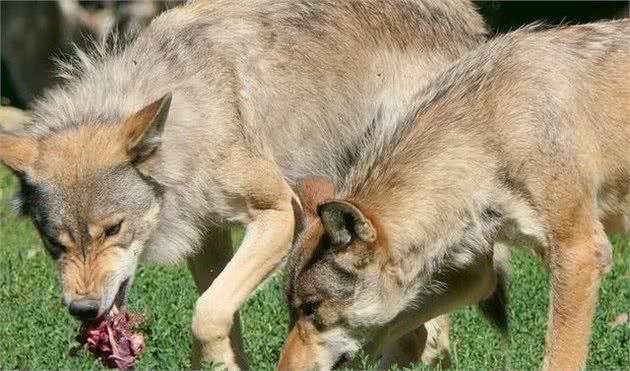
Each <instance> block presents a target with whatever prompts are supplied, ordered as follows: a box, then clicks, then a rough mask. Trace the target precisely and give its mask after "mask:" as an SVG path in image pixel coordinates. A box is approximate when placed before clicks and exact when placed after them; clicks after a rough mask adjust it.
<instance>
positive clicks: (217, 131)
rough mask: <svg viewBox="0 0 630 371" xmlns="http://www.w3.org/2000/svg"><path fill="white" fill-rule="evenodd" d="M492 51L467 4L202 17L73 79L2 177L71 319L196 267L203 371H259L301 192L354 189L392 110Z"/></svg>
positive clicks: (180, 15)
mask: <svg viewBox="0 0 630 371" xmlns="http://www.w3.org/2000/svg"><path fill="white" fill-rule="evenodd" d="M485 34H486V29H485V26H484V23H483V20H482V19H481V17H480V16H479V14H477V12H476V11H475V9H474V7H473V5H472V4H471V3H470V2H467V1H457V2H444V1H441V0H435V1H433V0H422V1H413V0H378V1H377V0H369V1H336V0H335V1H333V0H324V1H314V0H313V1H311V0H305V1H289V0H283V1H276V0H261V1H243V2H239V1H192V2H189V3H188V4H186V5H185V6H182V7H179V8H174V9H172V10H170V11H167V12H165V13H162V14H161V15H160V16H159V17H157V18H155V19H154V20H153V21H152V23H151V24H150V25H149V26H148V27H147V28H145V29H144V30H143V31H142V32H141V33H140V34H139V35H138V36H137V38H135V40H133V41H131V42H130V43H129V44H123V45H120V44H117V43H115V39H112V40H113V41H112V42H111V44H113V47H111V48H110V49H104V48H103V47H99V48H96V49H95V50H94V51H93V52H90V53H88V52H81V51H79V52H78V54H77V57H76V58H75V59H74V60H69V61H66V62H61V71H60V75H61V76H62V77H63V78H64V79H65V82H64V83H63V84H62V85H61V86H60V87H58V88H56V89H53V90H50V91H49V92H47V93H46V94H45V96H44V97H43V98H41V99H40V100H39V101H38V103H37V104H36V105H35V107H34V119H33V122H32V124H31V125H29V126H28V129H27V130H26V131H25V132H24V133H21V134H19V135H8V134H2V135H0V161H2V162H3V163H4V164H5V165H7V166H8V167H9V168H11V169H12V170H13V171H14V172H15V173H16V175H17V176H18V178H19V180H20V182H21V194H20V196H19V197H18V200H19V202H18V203H19V204H20V210H21V211H22V212H23V213H24V214H26V215H28V216H30V218H31V219H32V221H33V223H34V225H35V226H36V228H37V229H38V231H39V232H40V234H41V237H42V240H43V241H44V243H45V245H46V246H47V248H48V250H49V251H50V253H51V255H52V257H53V258H54V259H55V260H56V261H57V264H58V266H59V270H60V272H61V276H62V278H63V298H64V303H65V305H67V306H68V309H69V310H70V312H71V313H73V314H74V315H75V316H77V317H78V318H80V319H89V318H93V317H98V316H101V315H103V314H104V313H106V312H107V311H108V310H109V309H110V308H111V307H112V304H113V303H114V302H116V303H118V304H123V303H124V301H125V300H126V293H127V290H128V288H129V287H130V285H131V283H132V281H133V274H134V271H135V269H136V266H137V265H138V263H139V262H140V260H148V261H154V262H165V263H168V262H174V261H178V260H179V259H181V258H188V262H189V265H190V269H191V270H192V272H193V276H194V279H195V282H196V284H197V287H198V289H199V293H200V294H201V295H200V298H199V300H198V301H197V303H196V305H195V309H194V316H193V320H192V332H193V336H194V339H195V341H194V349H193V367H198V366H199V364H200V362H201V361H202V360H207V361H214V362H218V363H223V364H224V365H225V366H226V367H228V368H230V369H235V368H237V367H239V365H240V366H241V367H246V362H245V357H244V355H243V354H242V352H241V344H240V336H239V319H238V308H239V307H240V306H241V305H242V304H243V303H244V302H245V301H246V300H247V298H248V297H249V296H250V295H251V294H252V292H253V291H254V290H255V289H256V288H257V287H258V286H259V285H260V283H261V282H263V280H264V279H265V278H266V277H268V276H269V275H270V274H271V273H272V272H273V271H274V269H276V267H278V266H279V264H280V263H281V262H282V261H283V258H284V257H285V255H286V254H287V252H288V250H289V247H290V245H291V242H292V240H293V238H294V232H295V231H294V230H295V224H296V222H295V220H296V217H295V215H296V214H300V213H301V211H300V209H301V207H300V202H299V199H298V197H297V196H296V194H295V192H294V190H293V186H294V185H295V184H296V181H297V180H298V179H302V178H304V177H305V176H307V175H311V174H312V175H321V176H325V177H327V178H328V179H332V180H333V181H336V180H337V179H341V174H345V172H346V171H347V169H348V166H349V164H351V163H352V162H354V160H355V157H354V155H355V154H354V153H352V152H347V151H344V152H343V153H338V152H339V150H340V149H341V148H342V147H343V144H344V143H349V142H352V141H353V140H354V138H355V137H357V136H360V135H362V133H363V131H364V129H365V127H367V126H368V125H369V124H370V122H371V120H372V118H373V117H374V114H375V113H376V109H377V107H378V106H379V105H380V106H382V107H384V108H382V109H385V110H386V111H387V112H399V111H400V110H402V109H403V107H405V106H406V105H407V104H408V101H409V100H410V99H411V98H412V95H413V94H412V91H413V89H412V87H414V86H416V85H417V84H421V83H422V82H423V81H426V80H427V79H428V77H429V76H430V75H431V74H432V73H434V71H437V70H438V69H439V68H440V67H441V66H443V65H444V64H446V63H448V62H450V61H453V60H455V59H457V58H458V57H460V56H462V55H463V54H464V53H466V52H467V51H469V50H471V49H473V48H474V47H476V46H478V45H479V44H480V43H482V42H483V41H485V39H486V36H485ZM375 102H379V104H375ZM235 224H237V225H244V226H246V236H245V238H244V241H243V243H242V245H241V247H240V249H239V250H238V252H237V253H236V254H234V256H232V246H231V243H230V234H229V227H230V226H231V225H235Z"/></svg>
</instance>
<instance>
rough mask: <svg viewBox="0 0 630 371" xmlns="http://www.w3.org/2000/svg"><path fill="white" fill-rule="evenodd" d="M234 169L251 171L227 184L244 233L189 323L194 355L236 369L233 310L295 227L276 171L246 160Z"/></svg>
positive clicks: (283, 249)
mask: <svg viewBox="0 0 630 371" xmlns="http://www.w3.org/2000/svg"><path fill="white" fill-rule="evenodd" d="M240 169H255V170H256V171H251V176H248V175H249V173H250V171H248V170H245V174H240V176H241V178H240V179H238V180H237V181H236V182H234V183H237V186H236V187H233V188H232V191H233V190H234V189H237V190H238V191H239V193H240V194H241V195H242V196H241V197H239V198H241V201H243V202H240V201H236V202H235V198H232V199H231V201H232V203H235V204H239V205H240V204H243V205H246V210H243V211H245V214H246V215H248V216H247V218H248V220H247V222H248V223H247V228H246V234H245V238H244V240H243V242H242V244H241V246H240V248H239V250H238V251H237V253H236V254H235V255H234V257H233V258H232V259H231V260H230V262H229V263H228V264H227V266H226V267H225V269H224V270H223V271H222V272H221V273H220V274H219V276H218V277H217V278H216V279H215V280H214V282H213V283H212V285H211V286H210V288H209V289H208V290H206V292H204V293H203V294H202V295H201V297H200V298H199V300H198V301H197V304H196V305H195V311H194V314H193V323H192V330H193V335H194V336H195V338H196V341H198V342H199V345H200V347H199V354H200V356H201V357H200V358H201V359H202V360H204V361H212V362H216V363H222V364H223V365H224V366H225V367H226V368H228V369H230V370H234V369H238V365H237V362H236V359H235V356H234V354H233V352H232V347H231V344H230V338H229V334H230V329H231V327H232V324H233V318H234V313H236V311H237V310H238V309H239V308H240V306H241V305H242V304H243V303H245V301H246V300H247V299H248V298H249V297H250V296H251V294H252V293H253V292H254V290H255V289H256V288H257V287H258V286H259V285H260V284H261V283H262V282H263V281H264V280H265V279H266V278H267V277H268V276H269V275H270V274H271V273H272V272H273V271H274V270H275V269H276V268H277V267H278V265H279V264H280V262H281V261H282V260H283V258H284V257H285V256H286V254H287V252H288V249H289V246H290V244H291V242H292V240H293V232H294V226H295V217H294V210H293V204H294V201H295V195H294V194H293V192H292V191H291V189H290V188H289V186H288V185H287V184H286V182H285V181H284V180H283V179H282V178H281V177H280V176H279V175H278V173H277V172H276V171H272V170H270V167H269V166H268V165H267V166H265V165H263V166H253V164H252V163H251V162H250V163H248V164H247V165H246V166H243V167H240ZM243 177H244V178H245V179H243ZM297 205H299V203H297Z"/></svg>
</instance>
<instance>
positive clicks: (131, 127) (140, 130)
mask: <svg viewBox="0 0 630 371" xmlns="http://www.w3.org/2000/svg"><path fill="white" fill-rule="evenodd" d="M171 97H172V95H171V93H168V94H166V95H165V96H163V97H162V98H160V99H158V100H156V101H155V102H153V103H151V104H149V105H148V106H146V107H144V108H142V109H141V110H140V111H138V112H136V113H135V114H134V115H133V116H131V117H130V118H128V119H127V121H126V122H125V124H124V125H123V128H122V135H123V140H125V141H126V142H127V153H129V155H130V156H131V157H132V158H133V159H134V161H136V162H140V161H143V160H144V159H146V158H147V157H149V156H150V155H151V154H153V153H154V152H155V150H157V149H158V148H159V147H160V144H162V132H163V131H164V125H165V124H166V118H167V117H168V111H169V108H170V106H171Z"/></svg>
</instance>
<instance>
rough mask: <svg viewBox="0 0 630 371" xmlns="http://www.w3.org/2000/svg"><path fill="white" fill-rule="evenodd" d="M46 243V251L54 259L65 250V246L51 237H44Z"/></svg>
mask: <svg viewBox="0 0 630 371" xmlns="http://www.w3.org/2000/svg"><path fill="white" fill-rule="evenodd" d="M44 240H45V241H46V245H47V246H48V252H49V253H50V254H51V255H52V256H53V257H54V258H55V259H56V258H58V257H59V255H61V253H65V252H66V247H65V246H64V245H62V244H61V243H59V242H57V240H55V239H53V238H48V237H44Z"/></svg>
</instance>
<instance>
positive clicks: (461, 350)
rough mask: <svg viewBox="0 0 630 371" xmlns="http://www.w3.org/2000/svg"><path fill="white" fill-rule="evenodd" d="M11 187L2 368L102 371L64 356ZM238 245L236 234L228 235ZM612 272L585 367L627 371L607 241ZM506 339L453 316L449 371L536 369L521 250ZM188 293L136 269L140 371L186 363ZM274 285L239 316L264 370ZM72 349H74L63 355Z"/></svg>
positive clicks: (159, 274) (279, 313) (616, 276)
mask: <svg viewBox="0 0 630 371" xmlns="http://www.w3.org/2000/svg"><path fill="white" fill-rule="evenodd" d="M13 187H14V181H13V179H12V177H11V176H10V175H9V174H8V173H7V172H6V171H5V170H3V169H0V369H102V366H101V365H100V364H99V363H98V362H97V361H95V360H94V359H93V358H92V356H91V355H90V354H89V353H88V352H87V351H85V350H82V349H81V350H79V351H78V352H71V350H72V348H73V347H74V337H75V336H76V334H77V329H78V323H77V322H76V321H75V320H73V319H72V318H71V317H70V315H69V314H68V313H67V312H66V310H65V309H64V308H63V307H62V305H61V304H60V302H61V299H60V287H59V283H58V278H57V275H56V273H55V270H54V265H53V263H52V261H51V260H50V259H49V258H48V256H47V255H46V253H45V252H44V249H43V248H42V247H41V244H40V242H39V239H38V237H37V236H36V235H35V233H34V231H33V228H32V227H31V225H30V223H29V222H28V221H27V220H18V219H16V218H15V217H13V216H12V215H11V213H10V211H9V207H8V199H9V197H10V195H11V193H12V191H13ZM235 239H238V236H235ZM614 255H615V259H614V267H613V269H612V272H610V273H609V274H608V275H606V276H605V279H604V281H603V285H602V288H601V300H600V305H599V308H598V310H597V314H596V319H595V326H594V332H593V336H592V342H591V353H590V357H589V362H588V368H589V369H591V370H613V369H614V370H621V369H625V370H629V369H630V325H629V324H627V323H626V324H624V325H621V326H618V327H611V326H610V325H609V323H610V322H612V321H614V319H615V318H616V317H617V316H618V315H619V314H621V313H628V312H629V311H630V248H629V247H628V244H627V242H625V241H621V240H616V241H615V253H614ZM513 271H514V272H513V278H512V284H511V288H510V300H511V304H510V317H511V321H512V322H511V337H510V340H508V341H505V340H501V339H500V338H499V337H498V336H497V335H495V333H494V332H493V331H492V330H491V329H490V328H489V326H487V325H486V324H485V323H484V321H483V320H482V319H481V317H480V316H479V314H478V313H477V310H476V309H475V308H464V309H461V310H459V311H457V312H455V313H453V314H452V317H451V318H452V327H451V328H452V331H451V352H452V357H453V361H454V365H453V369H467V370H479V369H519V370H522V369H536V368H538V367H539V365H540V364H541V362H542V355H543V344H544V333H545V322H546V317H547V283H546V281H547V280H546V273H545V272H544V270H543V269H542V268H541V265H540V264H539V263H538V262H537V261H535V260H534V259H532V258H530V257H527V256H525V255H524V254H522V253H516V254H515V256H514V258H513ZM195 297H196V293H195V290H194V288H193V284H192V278H191V277H190V274H189V273H188V271H187V269H186V268H185V266H184V265H183V264H182V265H181V266H175V267H166V268H165V267H154V266H144V267H141V268H140V269H139V271H138V273H137V277H136V281H135V284H134V286H133V288H132V289H131V291H130V297H129V302H130V307H131V309H132V310H134V311H142V312H145V313H146V314H147V321H146V322H145V324H144V327H143V332H144V334H145V339H146V342H147V350H146V353H145V354H144V355H143V357H142V358H141V360H140V362H139V364H138V368H139V369H161V370H165V369H187V368H189V367H190V360H189V359H190V347H191V340H190V318H191V314H192V307H193V303H194V301H195ZM286 323H287V313H286V309H285V305H284V303H283V298H282V283H281V282H280V281H279V280H278V279H277V278H272V279H271V280H269V281H268V282H267V284H266V285H265V286H264V287H263V288H261V289H260V290H258V292H257V293H256V295H255V296H254V298H253V299H252V300H250V301H249V302H248V303H247V305H246V306H245V308H244V311H243V324H244V328H245V335H246V347H247V352H248V355H249V358H250V363H251V366H252V368H254V369H257V370H263V369H272V368H273V366H274V365H275V362H276V360H277V358H278V354H279V349H280V347H281V345H282V342H283V339H284V336H285V334H286V331H287V329H286ZM71 353H76V354H74V355H71Z"/></svg>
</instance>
